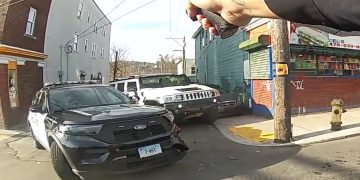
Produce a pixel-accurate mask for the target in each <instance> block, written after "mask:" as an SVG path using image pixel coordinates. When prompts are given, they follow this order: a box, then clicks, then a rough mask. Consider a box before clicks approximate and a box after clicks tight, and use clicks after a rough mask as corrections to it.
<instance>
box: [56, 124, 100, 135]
mask: <svg viewBox="0 0 360 180" xmlns="http://www.w3.org/2000/svg"><path fill="white" fill-rule="evenodd" d="M102 126H103V125H101V124H100V125H60V126H59V131H60V132H61V133H64V134H67V135H74V136H89V135H97V134H99V132H100V130H101V128H102Z"/></svg>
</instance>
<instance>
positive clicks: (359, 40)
mask: <svg viewBox="0 0 360 180" xmlns="http://www.w3.org/2000/svg"><path fill="white" fill-rule="evenodd" d="M290 44H299V45H310V46H321V47H334V48H346V49H356V50H360V36H344V37H343V36H336V35H333V34H329V33H327V32H324V31H321V30H317V29H314V28H310V27H306V26H303V25H301V24H297V23H291V25H290Z"/></svg>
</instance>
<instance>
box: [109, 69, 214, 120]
mask: <svg viewBox="0 0 360 180" xmlns="http://www.w3.org/2000/svg"><path fill="white" fill-rule="evenodd" d="M109 84H110V85H111V86H113V87H115V88H116V89H118V90H119V91H121V92H124V93H125V94H127V95H128V96H129V97H133V98H134V97H135V98H136V99H138V103H139V104H145V105H153V106H161V107H164V108H166V109H168V110H169V111H171V112H173V114H174V115H175V120H176V121H177V120H182V119H190V118H193V117H202V120H204V121H206V122H214V121H216V120H217V119H218V116H219V114H218V101H219V97H220V92H219V91H218V90H216V89H214V88H211V87H208V86H205V85H199V84H194V83H192V82H191V80H190V79H189V78H188V77H187V76H186V75H175V74H154V75H141V76H131V77H129V78H125V79H118V80H115V81H112V82H110V83H109Z"/></svg>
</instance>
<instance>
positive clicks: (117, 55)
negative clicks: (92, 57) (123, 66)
mask: <svg viewBox="0 0 360 180" xmlns="http://www.w3.org/2000/svg"><path fill="white" fill-rule="evenodd" d="M118 58H119V51H116V52H115V63H114V77H113V80H114V81H115V79H116V73H117V68H118V67H117V62H118Z"/></svg>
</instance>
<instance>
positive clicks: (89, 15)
mask: <svg viewBox="0 0 360 180" xmlns="http://www.w3.org/2000/svg"><path fill="white" fill-rule="evenodd" d="M91 14H92V13H91V11H89V14H88V17H87V22H88V23H90V20H91Z"/></svg>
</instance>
